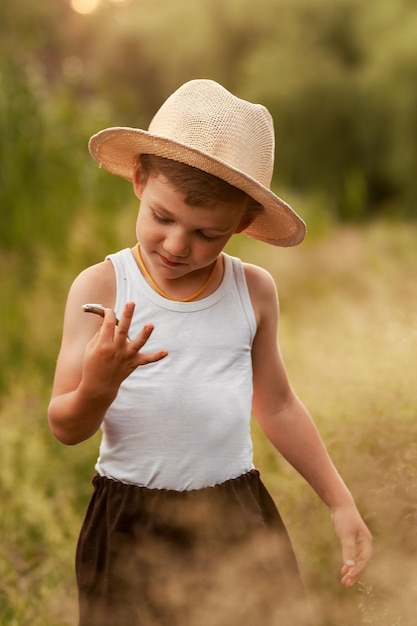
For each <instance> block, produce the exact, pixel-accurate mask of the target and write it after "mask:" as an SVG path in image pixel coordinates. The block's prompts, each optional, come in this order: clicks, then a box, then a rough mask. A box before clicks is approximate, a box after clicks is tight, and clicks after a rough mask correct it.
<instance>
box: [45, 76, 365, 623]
mask: <svg viewBox="0 0 417 626" xmlns="http://www.w3.org/2000/svg"><path fill="white" fill-rule="evenodd" d="M90 151H91V153H92V155H93V157H94V158H95V159H96V160H97V161H98V162H99V164H100V165H101V166H103V167H105V168H106V169H108V170H109V171H110V172H112V173H115V174H117V175H119V176H122V177H124V178H127V179H128V180H131V181H132V183H133V189H134V192H135V194H136V196H137V197H138V199H140V211H139V214H138V219H137V227H136V237H137V242H138V243H137V245H135V246H134V247H133V248H131V249H125V250H122V251H120V252H118V253H116V254H113V255H110V256H109V257H108V258H107V259H106V260H105V261H104V262H102V263H99V264H98V265H95V266H93V267H90V268H88V269H87V270H85V271H84V272H82V273H81V274H80V276H78V278H77V279H76V280H75V281H74V283H73V285H72V287H71V290H70V293H69V296H68V301H67V306H66V312H65V320H64V332H63V339H62V346H61V350H60V354H59V358H58V362H57V368H56V374H55V381H54V388H53V393H52V399H51V403H50V407H49V421H50V427H51V430H52V432H53V434H54V435H55V436H56V437H57V438H58V439H59V440H60V441H62V442H63V443H66V444H69V445H72V444H77V443H79V442H81V441H83V440H85V439H87V438H89V437H91V436H92V435H93V434H94V433H95V432H96V431H97V430H98V429H99V428H100V427H101V428H102V431H103V439H102V443H101V446H100V456H99V459H98V461H97V465H96V470H97V475H96V476H95V478H94V481H93V482H94V494H93V496H92V499H91V502H90V506H89V509H88V512H87V516H86V519H85V521H84V524H83V528H82V531H81V535H80V540H79V544H78V549H77V580H78V586H79V594H80V626H87V624H88V625H89V626H98V625H99V624H100V625H101V626H104V625H109V626H110V624H111V625H112V626H114V625H115V624H123V625H124V626H126V625H127V624H135V625H139V624H146V625H148V624H149V625H150V624H170V625H176V624H178V625H181V626H187V625H190V626H203V625H207V626H209V625H210V624H238V623H239V624H242V625H244V624H246V625H247V626H255V625H256V626H257V625H258V624H263V625H264V626H272V625H273V624H277V623H283V624H285V625H286V626H287V625H289V624H297V625H300V624H303V623H305V622H304V620H305V611H304V606H303V605H301V604H300V598H301V597H302V585H301V584H300V577H299V574H298V570H297V565H296V561H295V558H294V555H293V552H292V548H291V545H290V542H289V540H288V536H287V534H286V531H285V528H284V526H283V523H282V520H281V518H280V516H279V514H278V511H277V510H276V508H275V505H274V504H273V502H272V500H271V498H270V496H269V494H268V492H267V491H266V489H265V487H264V486H263V484H262V482H261V480H260V477H259V474H258V472H257V471H256V470H255V468H254V466H253V461H252V443H251V439H250V418H251V412H252V409H253V413H254V415H255V417H256V418H257V419H258V421H259V423H260V425H261V427H262V428H263V430H264V432H265V434H266V435H267V437H268V438H269V439H270V440H271V442H272V443H273V444H274V446H275V447H276V448H277V450H279V451H280V452H281V454H283V455H284V456H285V458H286V459H287V460H288V461H289V462H290V463H291V464H292V465H293V466H294V467H295V468H296V470H297V471H298V472H300V474H302V475H303V476H304V477H305V479H306V480H307V481H308V482H309V483H310V485H311V486H312V488H313V489H314V490H315V491H316V492H317V494H318V495H319V496H320V497H321V499H322V500H323V501H324V502H325V503H326V504H327V505H328V506H329V508H330V510H331V516H332V521H333V525H334V528H335V531H336V534H337V535H338V537H339V539H340V541H341V544H342V553H343V561H344V564H343V568H342V583H343V584H345V585H346V586H348V587H349V586H352V585H354V584H355V583H356V582H357V581H358V579H359V577H360V576H361V574H362V572H363V571H364V569H365V567H366V566H367V564H368V562H369V559H370V555H371V536H370V533H369V531H368V529H367V527H366V526H365V524H364V522H363V520H362V518H361V516H360V514H359V513H358V511H357V508H356V506H355V503H354V501H353V498H352V496H351V494H350V493H349V491H348V489H347V487H346V486H345V484H344V483H343V481H342V479H341V477H340V476H339V474H338V473H337V471H336V469H335V467H334V465H333V464H332V462H331V460H330V458H329V455H328V453H327V451H326V449H325V447H324V444H323V442H322V440H321V438H320V436H319V434H318V432H317V430H316V428H315V426H314V424H313V421H312V419H311V418H310V416H309V414H308V412H307V411H306V409H305V408H304V406H303V405H302V403H301V402H300V401H299V399H298V398H297V396H296V395H295V393H294V391H293V389H292V388H291V385H290V383H289V381H288V379H287V375H286V372H285V368H284V364H283V360H282V357H281V354H280V351H279V347H278V346H277V341H276V334H277V324H278V302H277V296H276V290H275V285H274V282H273V280H272V277H271V276H270V275H269V274H268V273H267V272H266V271H265V270H262V269H261V268H259V267H256V266H253V265H248V264H243V263H242V262H241V261H240V260H238V259H235V258H232V257H230V256H228V255H226V254H225V253H224V252H223V249H224V247H225V245H226V243H227V242H228V241H229V239H230V237H231V236H232V235H233V234H234V233H239V232H245V233H246V234H248V235H250V236H252V237H254V238H256V239H258V240H261V241H264V242H267V243H270V244H272V245H280V246H291V245H297V244H298V243H300V242H301V241H302V239H303V237H304V234H305V225H304V223H303V221H302V220H301V219H300V218H299V217H298V215H297V214H296V213H295V212H294V211H293V210H292V209H291V208H290V207H289V206H288V205H287V204H286V203H285V202H284V201H283V200H281V199H280V198H278V197H277V196H276V195H275V194H273V193H272V192H271V191H270V189H269V185H270V182H271V177H272V170H273V154H274V132H273V125H272V119H271V116H270V115H269V113H268V111H267V110H266V109H265V108H264V107H263V106H261V105H256V104H252V103H249V102H246V101H244V100H241V99H239V98H236V97H235V96H234V95H232V94H231V93H229V92H228V91H227V90H225V89H224V88H223V87H221V86H220V85H218V84H217V83H215V82H214V81H210V80H194V81H190V82H188V83H186V84H185V85H183V86H182V87H180V88H179V89H178V90H177V91H176V92H175V93H174V94H172V96H170V98H168V100H167V101H166V102H165V103H164V104H163V105H162V107H161V108H160V110H159V111H158V112H157V114H156V115H155V117H154V119H153V120H152V122H151V125H150V127H149V131H144V130H140V129H130V128H112V129H106V130H104V131H101V132H100V133H98V134H97V135H94V136H93V137H92V138H91V140H90ZM92 302H93V303H94V302H98V303H101V304H102V305H104V320H103V321H102V324H100V320H99V318H98V317H96V316H93V315H90V316H86V315H85V313H83V312H82V306H83V305H84V304H86V303H92ZM115 314H116V315H117V317H118V318H119V320H116V316H115ZM254 582H257V584H256V585H255V584H254ZM220 589H221V590H222V593H221V592H220Z"/></svg>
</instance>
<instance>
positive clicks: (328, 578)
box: [0, 223, 417, 626]
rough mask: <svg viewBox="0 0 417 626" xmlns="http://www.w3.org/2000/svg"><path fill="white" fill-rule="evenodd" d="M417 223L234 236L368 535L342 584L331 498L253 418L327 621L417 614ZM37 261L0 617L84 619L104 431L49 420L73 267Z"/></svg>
mask: <svg viewBox="0 0 417 626" xmlns="http://www.w3.org/2000/svg"><path fill="white" fill-rule="evenodd" d="M416 235H417V229H416V228H415V227H414V226H410V225H390V224H383V223H380V224H373V225H371V226H367V227H364V228H344V229H341V228H340V229H332V228H328V229H327V230H326V231H325V232H324V233H322V234H316V235H315V236H313V237H312V238H311V241H309V240H307V241H306V242H305V244H303V245H302V246H301V247H299V248H297V249H294V250H292V249H291V250H279V249H276V250H275V249H271V248H269V247H268V246H259V245H258V244H256V243H255V242H250V241H249V242H248V241H246V240H245V238H242V237H240V238H239V237H238V238H236V240H235V242H234V243H233V244H232V246H231V249H230V251H231V252H232V253H236V254H239V255H241V256H242V258H244V259H245V260H247V261H251V262H255V263H258V264H260V265H264V266H265V267H266V268H267V269H269V270H270V271H271V272H272V273H273V275H274V276H275V278H276V282H277V285H278V289H279V293H280V303H281V324H280V332H279V334H280V342H281V346H282V350H283V353H284V357H285V360H286V364H287V369H288V371H289V374H290V377H291V379H292V382H293V385H294V387H295V388H296V390H297V392H298V395H299V396H300V397H301V398H302V400H303V401H304V403H305V404H306V405H307V406H308V408H309V409H310V411H311V413H312V414H313V416H314V418H315V420H316V422H317V424H318V426H319V429H320V431H321V433H322V435H323V438H324V440H325V442H326V444H327V446H328V448H329V450H330V452H331V455H332V457H333V459H334V460H335V462H336V465H337V466H338V468H339V470H340V471H341V473H342V475H343V476H344V478H345V480H346V482H347V483H348V485H349V487H350V488H351V489H352V491H353V493H354V495H355V497H356V499H357V502H358V505H359V507H360V509H361V511H362V513H363V515H364V517H365V519H366V520H367V522H368V524H369V526H370V528H371V530H372V532H373V534H374V547H375V555H374V559H373V563H372V565H371V567H370V568H369V570H368V572H367V573H366V576H365V577H364V579H363V581H362V582H361V583H360V584H359V585H358V586H357V588H355V589H351V590H346V589H344V588H342V586H341V585H340V583H339V569H340V566H341V555H340V552H339V546H338V544H337V542H336V539H335V537H334V535H333V531H332V528H331V525H330V521H329V514H328V511H327V510H326V508H325V507H324V505H323V504H322V503H321V502H320V501H319V500H318V498H317V496H316V495H315V494H314V493H313V492H312V491H311V490H310V488H309V487H308V486H307V485H306V484H305V483H304V481H303V480H302V479H301V478H300V477H299V476H298V475H297V474H296V473H295V472H294V471H293V470H292V468H290V467H289V466H288V465H287V464H286V463H285V462H284V461H283V460H282V459H281V458H280V457H279V456H278V455H277V454H276V453H275V452H274V450H273V449H272V447H271V446H270V445H269V443H268V442H266V441H265V439H264V437H263V435H261V433H260V432H259V430H258V428H257V427H256V425H255V424H254V427H253V436H254V442H255V455H256V463H257V466H258V467H259V469H260V470H261V473H262V475H263V478H264V481H265V482H266V484H267V486H268V487H269V489H270V490H271V492H272V493H273V495H274V498H275V500H276V502H277V504H278V507H279V508H280V510H281V513H282V515H283V517H284V520H285V521H286V524H287V527H288V530H289V532H290V535H291V537H292V539H293V543H294V546H295V549H296V552H297V555H298V559H299V562H300V567H301V570H302V573H303V576H304V579H305V581H306V585H307V588H308V590H309V592H310V595H311V598H312V602H313V603H314V604H315V606H316V607H317V609H318V611H319V614H320V620H321V622H320V626H359V625H372V626H414V625H415V623H416V619H415V605H416V602H417V578H416V576H415V558H416V552H417V496H416V484H417V477H416V473H417V421H416V419H415V408H416V406H417V399H416V390H415V376H416V374H415V371H416V366H415V362H416V359H415V353H416V345H417V331H416V328H417V326H416V322H417V305H416V302H417V299H416V294H417V278H416V277H417V253H416ZM39 272H40V273H39V276H38V279H37V281H36V284H35V285H34V286H33V288H32V289H31V290H29V291H28V292H27V294H26V298H27V299H26V305H25V306H27V307H28V310H33V311H34V312H35V313H34V314H31V315H29V314H28V313H27V311H26V317H25V319H26V320H27V326H26V328H25V337H28V343H29V345H30V348H28V351H29V352H30V354H36V353H38V354H41V356H42V358H43V357H44V364H43V365H42V367H41V365H34V363H39V362H42V358H40V359H38V361H36V359H32V358H28V359H27V360H24V359H23V361H22V363H21V366H20V367H19V368H15V369H14V370H13V374H12V375H10V376H9V378H8V381H7V389H6V392H5V393H4V394H3V397H2V400H1V407H0V423H1V426H0V427H1V437H0V459H1V476H0V498H1V509H2V513H1V519H0V524H1V528H0V531H1V532H0V625H1V626H70V625H73V626H75V624H76V620H77V607H76V592H75V584H74V572H73V560H74V551H75V543H76V539H77V535H78V531H79V527H80V524H81V521H82V517H83V513H84V509H85V505H86V502H87V499H88V496H89V491H90V485H89V478H90V476H91V474H92V472H93V466H94V461H95V457H96V452H97V445H98V438H97V437H96V438H94V440H90V441H89V442H86V443H84V444H82V445H80V446H77V447H73V448H66V447H64V446H62V445H61V444H59V443H58V442H56V441H54V440H53V438H52V437H51V435H50V434H49V431H48V428H47V423H46V407H47V403H48V396H49V393H50V385H51V379H52V369H53V358H54V356H55V354H56V352H57V350H58V341H59V333H60V325H61V317H62V310H63V305H64V294H65V291H66V289H67V287H68V286H69V280H70V277H69V275H68V270H66V272H65V273H63V272H62V271H60V269H59V268H58V267H55V266H54V265H53V264H52V263H51V261H50V260H48V259H45V263H44V264H43V266H41V268H40V270H39ZM16 291H18V286H17V285H16ZM51 293H54V294H55V295H54V297H52V295H51ZM56 299H58V304H56V302H55V301H56ZM61 299H62V301H61ZM55 309H56V312H55ZM45 346H47V348H45ZM51 355H52V357H51ZM115 626H119V625H115ZM120 626H122V625H120ZM230 626H234V625H233V624H231V625H230ZM285 626H292V625H285Z"/></svg>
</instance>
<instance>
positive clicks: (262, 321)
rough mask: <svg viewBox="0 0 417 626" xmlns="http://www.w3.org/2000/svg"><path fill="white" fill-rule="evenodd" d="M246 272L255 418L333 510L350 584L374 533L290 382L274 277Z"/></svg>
mask: <svg viewBox="0 0 417 626" xmlns="http://www.w3.org/2000/svg"><path fill="white" fill-rule="evenodd" d="M246 275H247V280H248V286H249V290H250V294H251V298H252V302H253V305H254V310H255V314H256V316H257V322H258V330H257V334H256V337H255V340H254V345H253V350H252V354H253V357H252V358H253V372H254V398H253V410H254V414H255V417H256V418H257V420H258V421H259V423H260V425H261V427H262V429H263V431H264V432H265V434H266V436H267V437H268V439H270V441H271V442H272V443H273V445H274V446H275V447H276V448H277V450H279V452H280V453H281V454H282V455H283V456H284V457H285V458H286V459H287V460H288V462H289V463H291V465H292V466H293V467H294V468H295V469H296V470H297V471H298V472H299V473H300V474H301V475H302V476H303V477H304V478H305V479H306V480H307V482H308V483H309V484H310V485H311V487H312V488H313V489H314V491H315V492H316V493H317V494H318V496H319V497H320V498H321V499H322V500H323V502H324V503H325V504H327V506H328V507H329V508H330V510H331V517H332V521H333V525H334V528H335V531H336V534H337V536H338V537H339V539H340V541H341V544H342V554H343V561H344V566H343V568H342V582H343V583H344V584H345V585H346V586H352V585H353V584H355V582H357V580H358V579H359V577H360V575H361V574H362V572H363V571H364V569H365V567H366V566H367V565H368V562H369V560H370V557H371V535H370V533H369V531H368V529H367V527H366V525H365V523H364V522H363V520H362V518H361V516H360V514H359V512H358V510H357V508H356V505H355V502H354V500H353V497H352V495H351V493H350V491H349V490H348V488H347V487H346V485H345V483H344V482H343V480H342V478H341V476H340V474H339V473H338V471H337V470H336V468H335V466H334V464H333V462H332V460H331V458H330V456H329V454H328V452H327V450H326V447H325V445H324V443H323V441H322V439H321V437H320V434H319V432H318V430H317V428H316V426H315V424H314V422H313V420H312V418H311V416H310V415H309V413H308V411H307V410H306V408H305V407H304V406H303V404H302V403H301V402H300V400H299V399H298V398H297V396H296V394H295V393H294V391H293V389H292V387H291V385H290V383H289V381H288V377H287V374H286V371H285V367H284V363H283V359H282V356H281V353H280V350H279V346H278V343H277V326H278V299H277V295H276V290H275V285H274V283H273V280H272V278H271V277H270V276H269V274H267V273H266V272H264V271H263V270H260V269H259V268H255V267H253V266H249V267H247V268H246Z"/></svg>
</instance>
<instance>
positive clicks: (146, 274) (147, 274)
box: [136, 244, 217, 302]
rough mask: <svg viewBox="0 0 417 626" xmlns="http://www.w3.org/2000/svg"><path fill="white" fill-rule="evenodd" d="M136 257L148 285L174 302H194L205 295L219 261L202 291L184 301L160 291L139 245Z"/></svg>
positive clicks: (215, 263) (201, 288)
mask: <svg viewBox="0 0 417 626" xmlns="http://www.w3.org/2000/svg"><path fill="white" fill-rule="evenodd" d="M136 256H137V260H138V263H139V267H140V269H141V270H142V272H143V275H144V276H145V278H146V280H147V281H148V283H149V284H150V285H151V287H152V288H153V289H154V290H155V291H156V292H157V293H159V295H160V296H162V297H163V298H166V299H167V300H172V301H173V302H192V301H193V300H195V299H196V298H198V297H199V296H201V294H202V293H204V292H205V291H206V289H207V287H208V286H209V285H210V283H211V281H212V279H213V276H214V270H215V269H216V265H217V260H216V261H215V262H214V265H213V269H212V270H211V272H210V274H209V277H208V278H207V280H206V282H205V283H204V285H203V286H202V287H200V289H199V290H198V291H196V292H195V293H194V294H193V295H192V296H189V297H188V298H183V299H182V300H177V299H176V298H171V297H170V296H168V295H167V294H166V293H165V292H164V291H162V289H160V288H159V287H158V285H157V284H156V282H155V281H154V279H153V278H152V276H151V275H150V273H149V272H148V270H147V269H146V267H145V264H144V262H143V259H142V255H141V253H140V246H139V244H137V245H136Z"/></svg>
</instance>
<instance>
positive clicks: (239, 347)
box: [96, 248, 256, 491]
mask: <svg viewBox="0 0 417 626" xmlns="http://www.w3.org/2000/svg"><path fill="white" fill-rule="evenodd" d="M107 258H108V259H110V261H111V262H112V263H113V265H114V269H115V274H116V286H117V295H116V304H115V311H116V315H117V316H118V317H119V316H120V315H121V313H122V310H123V307H124V304H125V303H126V302H127V301H134V302H135V303H136V308H135V313H134V317H133V320H132V324H131V328H130V331H129V334H130V336H136V335H137V334H138V333H139V332H140V330H141V329H142V327H143V325H144V324H145V323H147V322H152V324H154V326H155V328H154V331H153V333H152V335H151V337H150V339H149V341H148V342H147V344H146V345H145V347H144V351H146V352H153V351H156V350H161V349H166V350H168V352H169V354H168V356H167V357H166V358H164V359H162V360H161V361H158V362H157V363H150V364H148V365H143V366H140V367H138V368H137V369H136V370H135V371H134V372H132V374H131V375H130V376H129V377H128V378H127V379H125V380H124V381H123V383H122V385H121V386H120V389H119V393H118V395H117V397H116V399H115V401H114V402H113V403H112V405H111V406H110V407H109V409H108V411H107V413H106V416H105V418H104V421H103V424H102V431H103V436H102V442H101V446H100V456H99V458H98V461H97V465H96V470H97V472H98V473H99V474H100V475H101V476H107V477H108V478H112V479H114V480H118V481H120V482H123V483H128V484H134V485H139V486H143V487H148V488H156V489H174V490H177V491H184V490H190V489H200V488H202V487H208V486H214V485H216V484H219V483H222V482H224V481H226V480H229V479H231V478H236V477H237V476H239V475H241V474H242V473H244V472H247V471H249V470H250V469H252V468H253V461H252V440H251V435H250V417H251V407H252V363H251V347H252V341H253V338H254V336H255V332H256V321H255V316H254V312H253V308H252V305H251V301H250V297H249V293H248V288H247V285H246V279H245V275H244V270H243V265H242V262H241V261H240V260H239V259H237V258H235V257H231V256H228V255H226V254H223V259H224V267H225V271H224V277H223V280H222V283H221V284H220V286H219V287H218V289H217V290H216V291H215V292H214V293H212V294H211V295H209V296H208V297H207V298H204V299H203V300H197V301H195V302H173V301H171V300H167V299H166V298H163V297H162V296H160V295H159V294H157V293H156V292H155V291H154V290H153V289H152V288H151V287H150V285H149V284H148V283H147V281H146V280H145V278H144V277H143V276H142V274H141V272H140V270H139V268H138V266H137V264H136V261H135V259H134V257H133V255H132V252H131V250H130V249H128V248H127V249H125V250H121V251H120V252H117V253H116V254H112V255H109V256H108V257H107Z"/></svg>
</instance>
